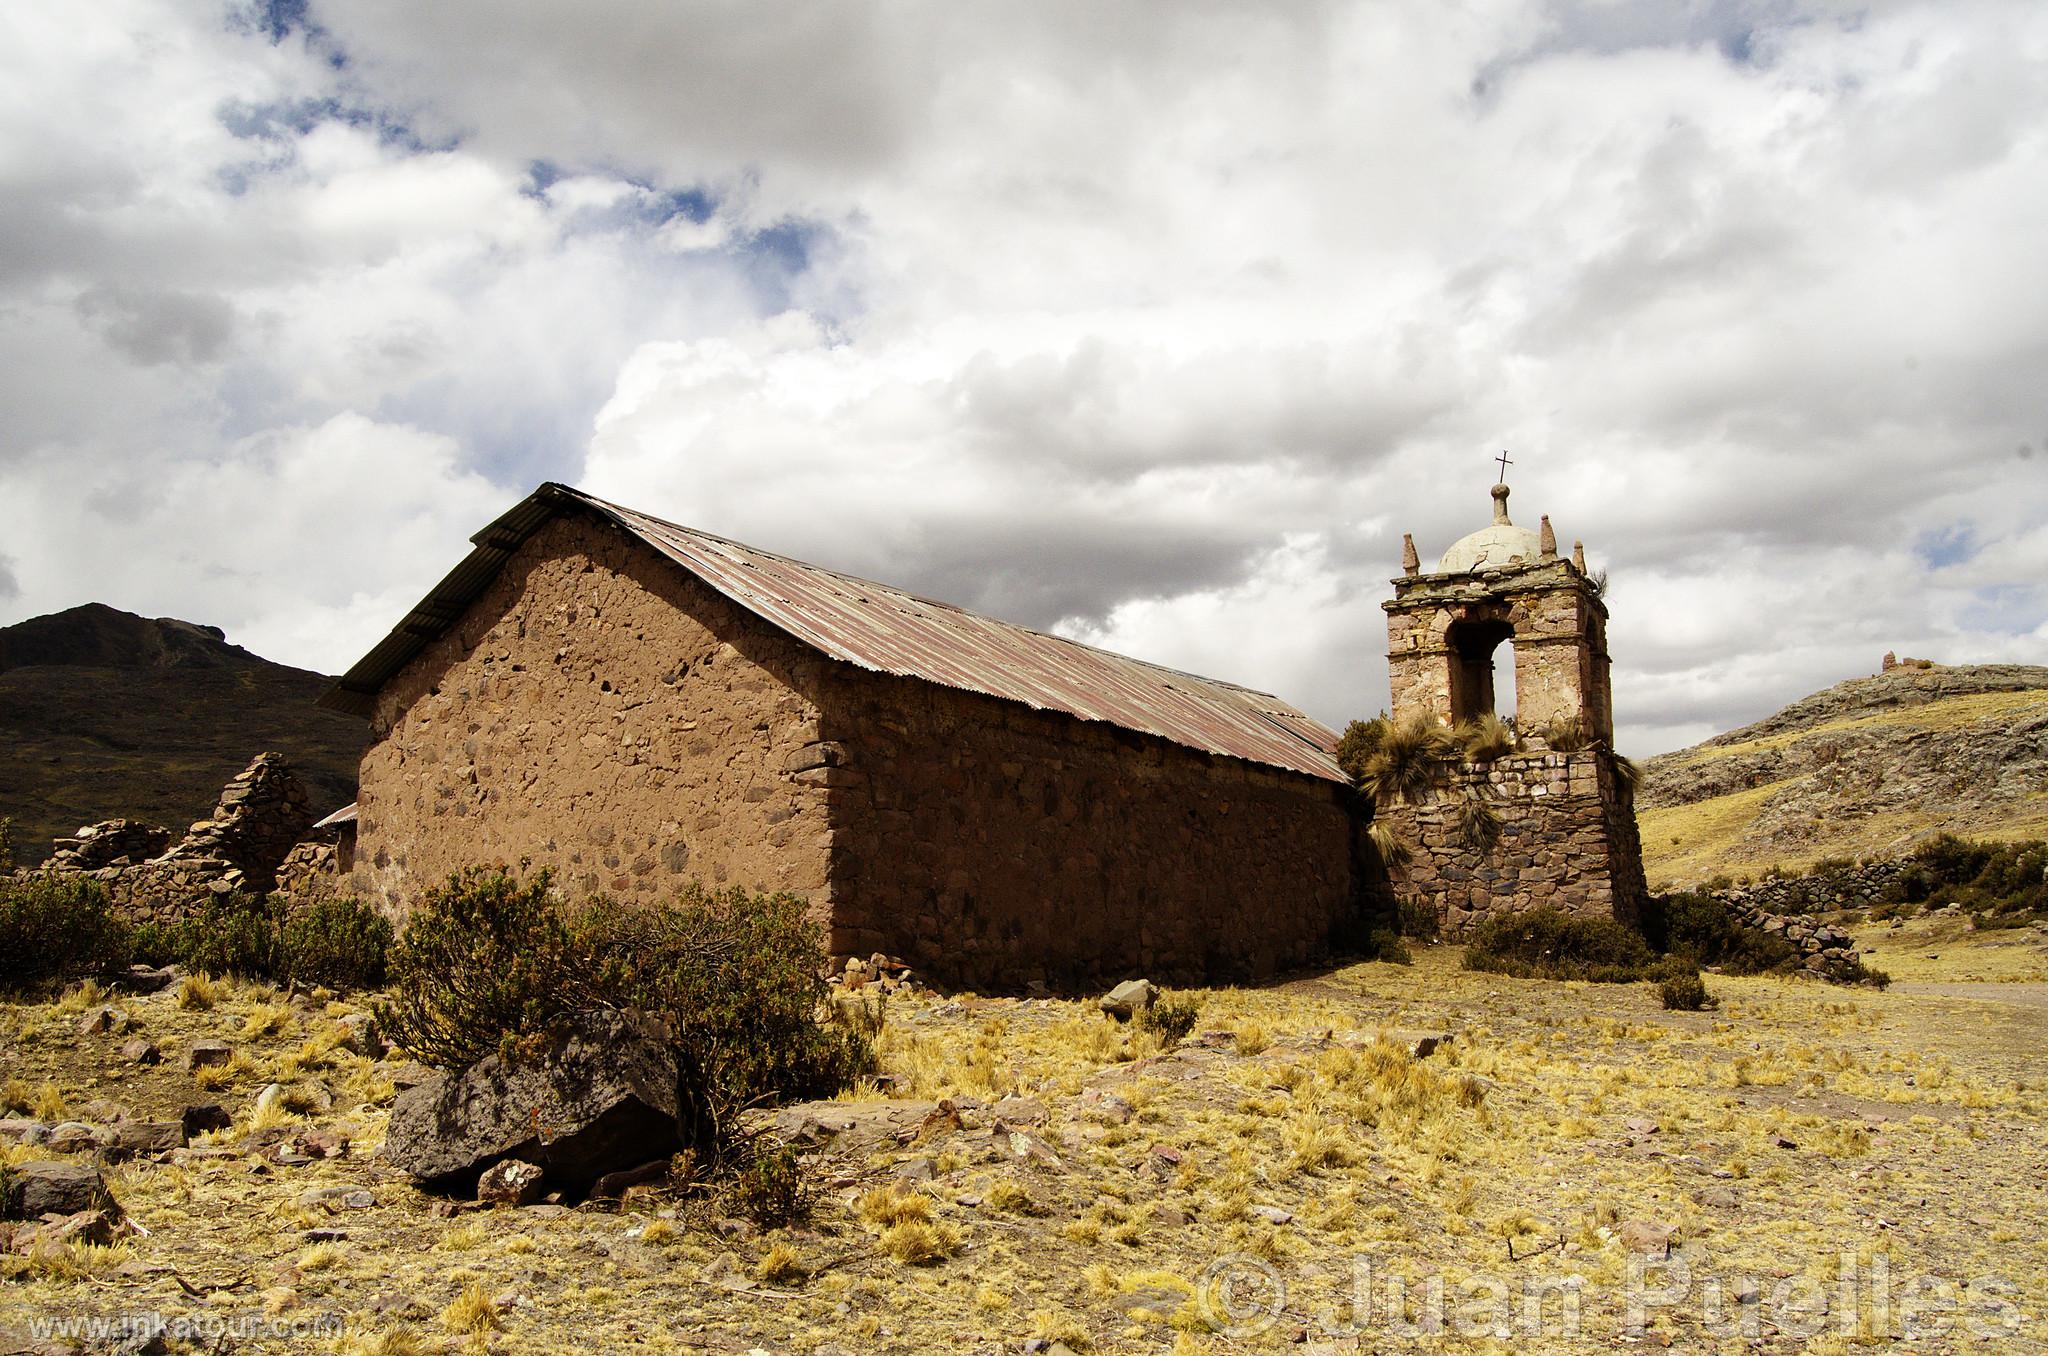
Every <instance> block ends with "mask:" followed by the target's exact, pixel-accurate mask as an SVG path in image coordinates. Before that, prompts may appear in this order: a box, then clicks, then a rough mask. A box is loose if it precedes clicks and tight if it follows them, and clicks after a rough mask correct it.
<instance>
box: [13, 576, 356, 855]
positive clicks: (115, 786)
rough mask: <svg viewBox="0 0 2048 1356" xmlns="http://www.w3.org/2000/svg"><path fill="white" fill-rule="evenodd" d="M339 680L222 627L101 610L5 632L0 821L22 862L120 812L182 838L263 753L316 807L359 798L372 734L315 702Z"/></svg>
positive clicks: (322, 809)
mask: <svg viewBox="0 0 2048 1356" xmlns="http://www.w3.org/2000/svg"><path fill="white" fill-rule="evenodd" d="M329 681H330V680H329V679H327V678H325V677H322V676H321V675H320V674H317V673H309V672H307V671H306V670H304V669H294V668H287V667H286V666H284V665H282V664H273V663H271V662H270V661H269V660H267V659H263V658H260V657H258V656H256V655H253V654H251V653H249V652H248V651H247V650H244V649H242V648H241V647H240V646H236V645H230V644H228V643H227V640H226V638H225V637H224V636H223V635H222V634H221V632H220V631H218V630H216V629H215V628H213V627H210V626H195V625H193V624H192V623H190V622H182V621H174V620H172V619H170V618H157V619H155V620H151V619H149V618H147V617H138V616H135V615H133V614H132V613H127V612H122V611H119V610H117V609H115V608H111V607H105V606H102V605H101V604H98V603H88V604H86V605H85V606H83V607H74V608H71V609H70V610H68V611H65V612H57V613H53V614H51V615H50V616H47V617H34V618H31V619H30V620H28V621H25V622H21V623H19V624H18V625H15V626H9V627H0V748H4V750H5V756H4V757H0V816H6V817H9V818H12V819H13V820H14V826H15V856H16V860H17V862H18V863H19V864H22V865H29V864H33V863H35V862H39V861H41V860H42V859H43V858H44V857H46V856H47V855H48V854H49V851H50V840H51V839H52V838H54V837H56V836H58V835H60V834H68V833H71V832H74V831H75V830H76V829H77V828H78V826H79V825H81V824H85V823H89V822H92V821H96V820H102V819H110V818H113V817H115V816H123V817H127V818H132V819H145V820H149V821H152V822H154V823H157V824H162V825H164V826H166V827H168V828H170V829H171V830H172V831H173V834H174V836H175V834H177V833H181V832H183V831H184V829H185V826H186V825H188V824H190V823H192V822H193V821H194V820H196V819H198V818H200V817H201V816H203V815H204V814H205V813H206V812H207V811H208V809H209V808H210V807H211V806H212V805H213V803H214V800H215V798H216V797H218V796H219V794H220V788H221V786H222V784H224V783H225V782H226V781H227V780H228V779H229V778H230V777H232V776H234V775H235V774H236V773H237V772H239V771H240V770H241V769H242V768H243V767H244V766H246V765H247V763H248V762H249V760H250V759H251V758H253V757H254V756H255V755H256V754H258V753H260V752H263V751H264V750H275V751H276V752H279V753H282V754H284V755H285V757H286V758H288V759H289V760H290V761H291V763H292V765H293V767H294V768H296V769H297V770H298V773H299V776H300V778H301V780H303V781H304V783H305V785H306V789H307V791H308V792H309V793H310V794H311V797H312V804H313V808H314V810H315V812H316V813H319V814H325V813H326V812H327V811H328V810H332V809H335V808H337V807H339V806H341V805H344V804H346V803H348V802H349V801H350V800H352V799H354V797H355V784H356V765H357V762H358V760H359V759H360V757H361V755H362V749H363V745H364V744H365V743H366V742H367V740H368V730H367V728H366V727H365V726H364V724H363V723H362V722H361V721H359V720H356V719H354V718H352V717H349V716H342V715H338V714H336V713H334V712H332V711H325V710H322V709H320V708H319V707H317V706H315V705H314V704H313V703H314V701H315V699H317V698H318V697H319V695H320V694H321V692H323V691H325V690H326V687H327V684H328V682H329Z"/></svg>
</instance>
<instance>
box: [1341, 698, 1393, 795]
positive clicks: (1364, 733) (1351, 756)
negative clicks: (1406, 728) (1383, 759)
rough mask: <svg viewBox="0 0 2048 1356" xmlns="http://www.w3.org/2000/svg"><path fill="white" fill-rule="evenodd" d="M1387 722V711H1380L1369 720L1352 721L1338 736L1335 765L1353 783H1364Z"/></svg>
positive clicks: (1385, 732) (1384, 732)
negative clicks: (1342, 770) (1348, 776)
mask: <svg viewBox="0 0 2048 1356" xmlns="http://www.w3.org/2000/svg"><path fill="white" fill-rule="evenodd" d="M1388 724H1389V722H1388V720H1387V713H1386V712H1384V711H1382V712H1380V713H1379V714H1378V715H1377V716H1374V717H1373V718H1372V719H1371V720H1354V721H1352V722H1351V723H1350V724H1349V725H1346V726H1345V727H1344V733H1343V734H1342V735H1340V736H1339V737H1338V739H1337V750H1336V752H1337V766H1338V767H1341V768H1343V769H1344V771H1345V772H1346V773H1348V774H1349V775H1350V777H1351V781H1352V783H1353V785H1360V784H1363V783H1364V781H1365V778H1366V773H1367V769H1368V768H1370V767H1371V765H1372V756H1373V755H1374V754H1375V753H1378V752H1379V748H1380V742H1381V741H1382V740H1383V739H1385V738H1386V735H1387V726H1388Z"/></svg>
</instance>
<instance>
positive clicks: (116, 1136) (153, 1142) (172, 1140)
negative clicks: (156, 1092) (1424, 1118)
mask: <svg viewBox="0 0 2048 1356" xmlns="http://www.w3.org/2000/svg"><path fill="white" fill-rule="evenodd" d="M184 1147H185V1126H184V1123H183V1122H181V1121H122V1122H121V1123H120V1124H119V1125H117V1126H114V1127H113V1129H112V1131H111V1132H110V1133H109V1135H108V1139H107V1145H106V1149H107V1153H108V1155H109V1156H110V1157H116V1158H125V1157H127V1156H129V1155H131V1154H161V1153H169V1152H170V1151H171V1150H172V1149H182V1148H184Z"/></svg>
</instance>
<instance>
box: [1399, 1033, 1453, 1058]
mask: <svg viewBox="0 0 2048 1356" xmlns="http://www.w3.org/2000/svg"><path fill="white" fill-rule="evenodd" d="M1450 1043H1451V1033H1450V1032H1448V1031H1442V1032H1438V1033H1436V1034H1435V1035H1430V1036H1422V1037H1419V1038H1418V1039H1417V1040H1416V1041H1415V1043H1414V1044H1413V1045H1411V1046H1409V1047H1408V1053H1409V1055H1410V1056H1412V1057H1413V1058H1415V1059H1428V1058H1429V1057H1430V1056H1431V1055H1433V1054H1435V1053H1436V1052H1437V1051H1438V1050H1439V1049H1441V1048H1442V1047H1444V1046H1446V1045H1449V1044H1450Z"/></svg>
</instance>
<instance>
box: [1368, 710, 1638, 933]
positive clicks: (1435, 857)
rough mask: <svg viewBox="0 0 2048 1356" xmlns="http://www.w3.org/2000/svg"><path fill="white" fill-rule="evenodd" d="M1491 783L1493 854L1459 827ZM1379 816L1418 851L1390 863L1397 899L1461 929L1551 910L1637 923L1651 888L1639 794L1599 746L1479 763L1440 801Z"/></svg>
mask: <svg viewBox="0 0 2048 1356" xmlns="http://www.w3.org/2000/svg"><path fill="white" fill-rule="evenodd" d="M1482 786H1483V787H1484V788H1485V790H1484V792H1483V794H1484V796H1485V798H1486V799H1487V801H1488V803H1489V804H1491V805H1492V807H1493V808H1494V810H1495V811H1496V812H1497V813H1498V815H1499V817H1500V837H1499V839H1498V841H1497V842H1495V843H1494V845H1493V846H1492V847H1491V848H1488V849H1486V850H1484V851H1481V850H1479V849H1476V848H1474V847H1473V846H1472V845H1471V844H1470V843H1469V842H1468V841H1467V840H1466V837H1465V835H1464V832H1463V831H1462V829H1461V827H1460V823H1459V809H1460V807H1461V806H1462V805H1463V803H1464V802H1465V800H1466V799H1467V798H1468V797H1470V796H1471V795H1472V794H1473V793H1474V792H1476V791H1479V789H1480V788H1481V787H1482ZM1379 818H1380V820H1381V821H1382V822H1383V823H1385V824H1386V825H1387V826H1388V828H1389V829H1391V830H1392V831H1393V833H1394V835H1395V837H1396V838H1398V839H1399V840H1400V841H1401V842H1402V843H1404V844H1406V845H1407V846H1408V848H1409V849H1410V853H1411V856H1410V858H1409V860H1408V861H1407V862H1405V863H1397V864H1394V865H1393V866H1392V867H1391V868H1390V870H1389V875H1390V876H1391V877H1392V881H1393V888H1394V891H1395V894H1396V896H1397V897H1398V898H1400V899H1402V900H1403V901H1414V902H1417V903H1420V904H1422V905H1424V906H1425V907H1427V908H1429V909H1431V910H1432V911H1434V913H1435V914H1436V916H1437V919H1438V924H1439V926H1440V927H1441V928H1442V929H1443V931H1444V933H1445V934H1446V935H1449V936H1457V935H1459V934H1461V933H1463V932H1464V931H1466V930H1467V929H1468V928H1470V927H1472V926H1473V925H1475V924H1477V923H1478V922H1480V921H1481V920H1482V919H1484V918H1486V917H1487V916H1489V915H1493V914H1502V913H1519V912H1521V911H1522V910H1524V909H1534V908H1545V907H1548V908H1555V909H1562V910H1564V911H1565V912H1567V913H1577V914H1587V915H1599V916H1604V917H1617V918H1621V919H1623V920H1624V921H1628V922H1633V921H1634V920H1635V918H1636V911H1637V907H1638V905H1639V904H1640V902H1641V900H1642V898H1643V896H1644V893H1645V887H1644V884H1643V871H1642V850H1641V846H1640V843H1639V840H1638V838H1637V836H1636V823H1635V802H1634V795H1633V793H1632V791H1631V790H1630V788H1629V786H1628V784H1627V783H1626V782H1625V781H1623V780H1621V779H1620V778H1619V777H1618V776H1616V774H1615V771H1614V765H1613V761H1612V759H1611V757H1610V756H1609V755H1608V754H1606V753H1604V752H1601V751H1599V750H1585V751H1581V752H1575V753H1534V754H1522V755H1515V756H1510V757H1506V758H1501V759H1497V760H1495V761H1494V762H1491V763H1476V764H1475V763H1468V764H1465V765H1464V766H1462V767H1461V768H1459V769H1457V770H1456V771H1454V772H1453V773H1452V774H1451V776H1450V778H1449V780H1448V781H1447V783H1446V784H1445V785H1444V786H1443V787H1440V788H1439V789H1438V791H1437V793H1436V794H1435V796H1434V797H1433V798H1432V799H1431V800H1430V801H1429V802H1428V803H1426V804H1423V805H1419V806H1409V805H1393V806H1387V807H1383V808H1382V809H1381V810H1380V812H1379Z"/></svg>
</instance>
